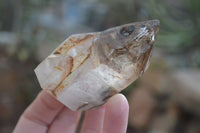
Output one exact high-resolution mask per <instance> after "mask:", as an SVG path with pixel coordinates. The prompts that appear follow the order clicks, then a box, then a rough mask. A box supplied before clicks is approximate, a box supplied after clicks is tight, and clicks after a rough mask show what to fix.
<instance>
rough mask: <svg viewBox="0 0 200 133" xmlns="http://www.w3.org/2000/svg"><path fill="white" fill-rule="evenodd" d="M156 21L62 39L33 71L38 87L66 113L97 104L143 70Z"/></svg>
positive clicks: (147, 62)
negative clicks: (48, 93)
mask: <svg viewBox="0 0 200 133" xmlns="http://www.w3.org/2000/svg"><path fill="white" fill-rule="evenodd" d="M158 30H159V21H158V20H150V21H145V22H137V23H130V24H126V25H122V26H118V27H114V28H110V29H108V30H105V31H102V32H94V33H83V34H75V35H71V36H70V37H68V38H67V39H66V40H65V41H64V42H63V43H61V45H60V46H59V47H58V48H57V49H55V50H54V51H53V52H52V54H51V55H49V56H48V57H47V58H46V59H45V60H44V61H43V62H41V63H40V64H39V65H38V66H37V68H36V69H35V73H36V75H37V78H38V80H39V83H40V86H41V87H42V88H43V89H44V90H46V91H48V92H50V93H51V94H52V95H53V96H54V97H56V98H57V99H58V100H59V101H60V102H62V103H63V104H64V105H66V106H67V107H69V108H70V109H71V110H88V109H91V108H94V107H97V106H100V105H102V104H103V103H105V102H106V100H107V99H108V98H109V97H111V96H113V95H114V94H116V93H118V92H120V91H121V90H123V89H124V88H126V87H127V86H128V85H130V84H131V83H132V82H133V81H135V80H136V79H137V78H138V77H139V76H141V75H142V74H143V73H144V71H146V70H147V68H148V65H149V59H150V57H151V52H152V48H153V44H154V42H155V37H156V35H157V33H158Z"/></svg>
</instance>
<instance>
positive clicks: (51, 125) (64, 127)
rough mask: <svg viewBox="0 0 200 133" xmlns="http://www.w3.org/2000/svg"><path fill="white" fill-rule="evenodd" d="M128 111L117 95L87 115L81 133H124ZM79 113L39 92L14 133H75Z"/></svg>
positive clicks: (45, 93) (125, 103)
mask: <svg viewBox="0 0 200 133" xmlns="http://www.w3.org/2000/svg"><path fill="white" fill-rule="evenodd" d="M128 111H129V105H128V102H127V100H126V98H125V96H123V95H122V94H116V95H114V96H113V97H111V98H110V99H109V100H108V102H107V103H106V104H105V105H103V106H101V107H100V108H98V109H95V110H88V111H86V114H85V119H84V121H83V124H82V129H81V133H125V132H126V128H127V123H128ZM80 113H81V112H80V111H71V110H70V109H68V108H67V107H66V106H64V105H63V104H62V103H60V102H59V101H57V100H56V99H55V98H53V97H52V96H51V95H50V94H49V93H47V92H45V91H41V92H40V94H39V95H38V96H37V98H36V99H35V100H34V101H33V103H32V104H31V105H30V106H29V107H28V108H27V109H26V110H25V112H24V113H23V114H22V116H21V117H20V119H19V121H18V123H17V125H16V127H15V129H14V131H13V133H27V132H28V133H47V132H48V133H75V131H76V127H77V124H78V122H79V118H80Z"/></svg>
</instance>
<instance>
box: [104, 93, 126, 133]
mask: <svg viewBox="0 0 200 133" xmlns="http://www.w3.org/2000/svg"><path fill="white" fill-rule="evenodd" d="M128 111H129V105H128V102H127V100H126V98H125V96H124V95H122V94H117V95H115V96H113V97H112V98H111V99H110V100H109V101H108V103H107V104H106V110H105V117H104V125H103V133H126V128H127V123H128Z"/></svg>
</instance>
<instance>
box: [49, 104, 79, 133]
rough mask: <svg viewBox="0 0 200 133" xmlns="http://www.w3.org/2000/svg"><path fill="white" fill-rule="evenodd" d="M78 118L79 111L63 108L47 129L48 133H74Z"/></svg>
mask: <svg viewBox="0 0 200 133" xmlns="http://www.w3.org/2000/svg"><path fill="white" fill-rule="evenodd" d="M79 118H80V112H79V111H71V110H70V109H69V108H67V107H64V108H63V110H62V111H61V112H60V114H59V115H58V116H57V117H56V118H55V120H54V121H53V122H52V124H51V125H50V127H49V130H48V133H74V132H75V131H76V127H77V124H78V121H79Z"/></svg>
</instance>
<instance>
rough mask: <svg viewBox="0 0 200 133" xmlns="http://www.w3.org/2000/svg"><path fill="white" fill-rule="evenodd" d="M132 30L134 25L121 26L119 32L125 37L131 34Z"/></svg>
mask: <svg viewBox="0 0 200 133" xmlns="http://www.w3.org/2000/svg"><path fill="white" fill-rule="evenodd" d="M134 30H135V27H134V26H133V25H130V26H127V27H123V28H122V29H121V30H120V34H121V35H123V36H124V37H127V36H129V35H130V34H132V33H133V31H134Z"/></svg>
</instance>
